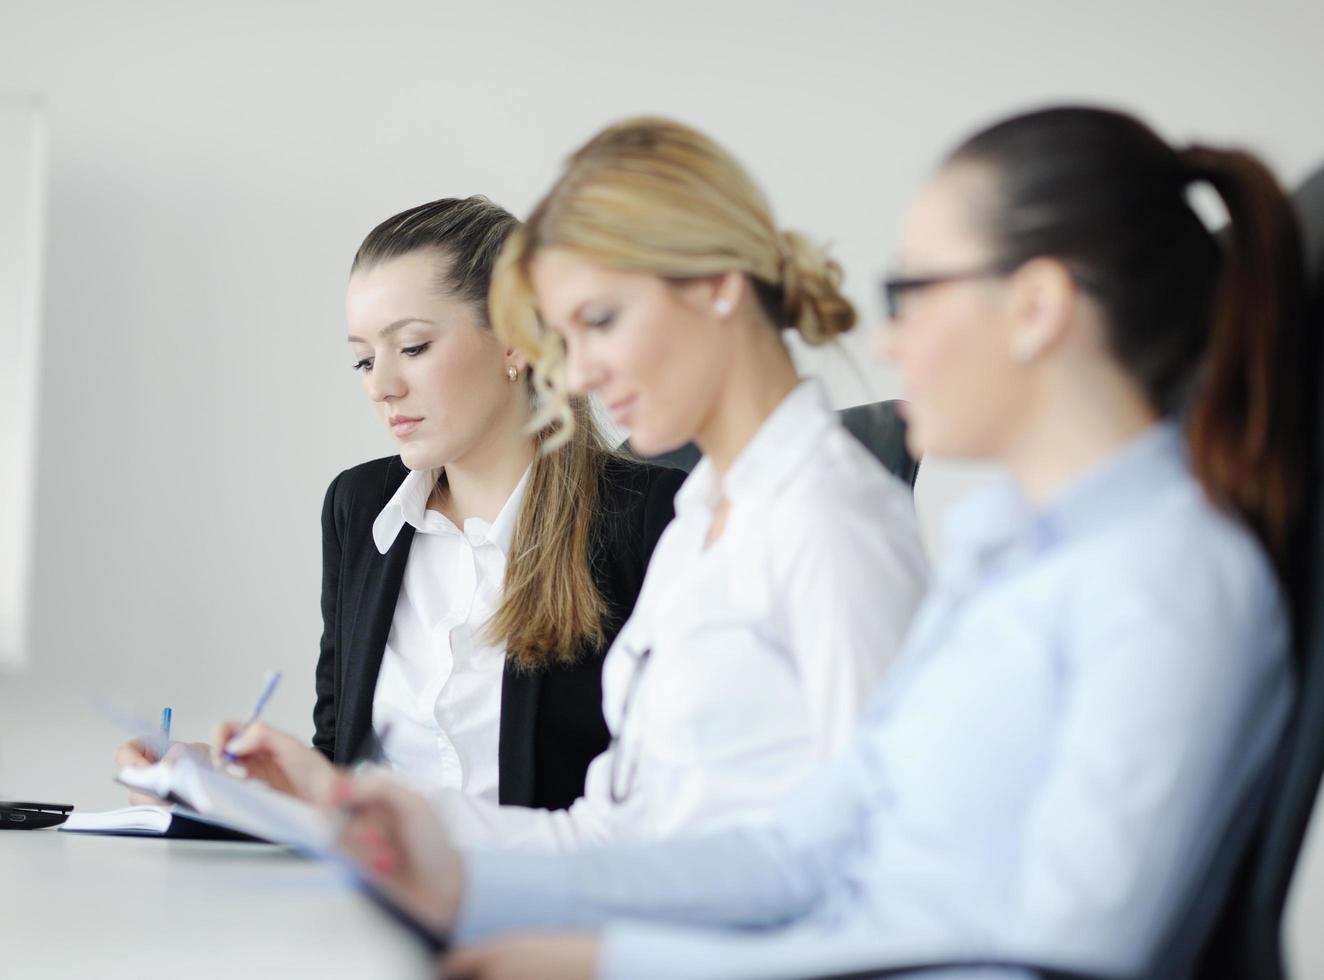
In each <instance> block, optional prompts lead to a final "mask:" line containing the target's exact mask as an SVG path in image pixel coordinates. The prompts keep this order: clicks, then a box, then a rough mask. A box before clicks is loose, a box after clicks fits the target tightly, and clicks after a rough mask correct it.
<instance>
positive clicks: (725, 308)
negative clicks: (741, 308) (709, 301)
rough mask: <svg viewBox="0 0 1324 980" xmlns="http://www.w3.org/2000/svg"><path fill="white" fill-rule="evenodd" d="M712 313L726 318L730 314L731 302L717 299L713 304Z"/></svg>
mask: <svg viewBox="0 0 1324 980" xmlns="http://www.w3.org/2000/svg"><path fill="white" fill-rule="evenodd" d="M713 312H714V313H716V314H717V315H718V316H727V315H728V314H729V313H730V312H731V301H730V300H729V299H719V300H718V301H717V302H716V303H714V304H713Z"/></svg>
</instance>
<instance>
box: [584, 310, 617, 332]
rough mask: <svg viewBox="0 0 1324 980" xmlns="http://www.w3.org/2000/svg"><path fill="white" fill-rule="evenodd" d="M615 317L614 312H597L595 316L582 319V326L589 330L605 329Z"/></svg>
mask: <svg viewBox="0 0 1324 980" xmlns="http://www.w3.org/2000/svg"><path fill="white" fill-rule="evenodd" d="M615 319H616V314H615V313H599V314H598V315H597V316H596V317H591V318H589V319H586V320H585V321H584V326H586V327H588V328H589V329H590V330H606V329H607V328H608V327H610V326H611V325H612V321H614V320H615Z"/></svg>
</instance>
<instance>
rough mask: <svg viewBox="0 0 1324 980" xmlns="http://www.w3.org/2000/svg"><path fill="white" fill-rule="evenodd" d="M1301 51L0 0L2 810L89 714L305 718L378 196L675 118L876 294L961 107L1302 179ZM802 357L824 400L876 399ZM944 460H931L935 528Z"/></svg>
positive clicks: (778, 11) (1120, 34) (63, 768)
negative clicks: (18, 453)
mask: <svg viewBox="0 0 1324 980" xmlns="http://www.w3.org/2000/svg"><path fill="white" fill-rule="evenodd" d="M1321 37H1324V6H1322V5H1320V4H1318V3H1305V2H1303V3H1298V4H1288V3H1281V4H1272V3H1256V4H1251V3H1249V2H1247V3H1241V4H1230V3H1224V2H1209V0H1199V2H1197V0H1180V2H1168V3H1162V4H1160V3H1154V2H1153V0H1116V2H1112V3H1107V4H1084V3H1075V2H1062V0H1023V2H1019V3H1016V4H991V3H982V2H974V0H971V2H953V0H927V2H925V3H923V4H904V5H903V4H901V3H889V2H855V3H816V4H811V3H807V2H805V3H791V2H783V0H761V2H743V0H742V2H731V3H720V2H719V3H714V2H712V0H707V2H703V3H698V2H692V0H685V2H671V3H666V4H659V3H655V4H632V3H620V2H610V0H601V2H590V3H584V2H578V3H576V2H568V3H560V4H548V3H538V2H527V3H522V4H518V5H514V4H500V3H491V4H485V5H479V4H472V3H448V2H442V0H417V2H413V3H407V2H402V0H378V2H376V3H373V4H368V3H363V2H360V3H354V4H349V3H343V2H317V3H312V2H309V3H290V2H272V0H266V2H257V0H232V2H229V3H226V4H209V5H203V4H199V3H181V2H178V0H170V2H166V0H155V2H151V0H149V2H135V3H119V4H104V3H95V2H91V0H44V2H43V3H41V4H30V3H20V2H18V0H0V89H4V88H11V89H18V90H27V91H34V92H39V93H42V94H43V95H44V96H45V97H46V99H47V101H48V104H49V115H50V133H51V135H50V140H51V147H50V168H51V170H50V215H49V255H48V269H49V271H48V287H47V293H46V298H45V306H46V311H47V317H46V322H47V335H46V338H45V360H44V365H43V368H42V377H41V386H42V392H41V429H40V433H41V445H40V460H39V470H38V473H39V484H38V487H39V502H38V514H37V527H36V544H37V558H36V571H35V579H34V590H35V596H36V606H35V613H34V620H33V648H34V652H35V662H34V664H33V666H32V668H31V669H30V670H29V672H28V673H27V674H25V675H20V676H0V795H3V793H4V792H16V793H21V794H23V795H31V796H37V797H41V796H49V797H53V798H54V797H69V798H71V799H72V800H73V801H74V802H78V803H82V804H84V805H100V804H109V803H112V802H114V800H115V799H116V798H117V794H116V793H115V791H114V789H113V788H112V787H110V786H109V783H108V777H109V770H110V767H109V760H108V753H109V748H110V745H111V744H112V742H113V741H114V739H115V733H114V732H113V730H112V729H111V728H110V727H109V726H108V725H106V724H105V723H104V722H101V721H99V720H98V719H97V717H96V715H95V714H94V713H93V712H92V711H91V709H90V708H89V704H90V702H91V700H92V699H93V698H94V697H111V698H119V699H126V700H136V701H137V703H138V705H139V706H140V707H141V708H143V709H144V710H151V709H155V708H156V707H157V706H159V705H160V704H163V703H166V702H169V703H171V704H172V705H173V706H174V708H175V717H176V726H177V731H178V732H179V734H180V735H182V736H185V737H187V736H201V735H202V734H203V732H204V728H205V725H206V723H208V722H210V721H211V720H212V719H215V718H217V717H218V716H221V715H234V714H236V713H242V712H244V711H246V710H247V708H248V707H249V705H250V702H251V699H252V697H253V695H254V692H255V688H256V686H257V684H258V682H259V679H260V677H261V675H262V673H263V671H264V670H266V669H268V668H270V667H283V668H285V670H286V672H287V675H288V676H287V679H286V682H285V683H286V686H285V688H284V689H283V690H282V691H281V692H280V693H279V694H278V696H277V698H276V699H275V701H274V702H273V704H272V706H271V711H270V714H271V718H272V720H274V721H276V722H277V723H280V724H283V725H285V726H287V727H290V728H292V729H295V730H297V731H299V732H302V733H308V732H310V731H311V723H310V720H309V711H310V709H311V705H312V685H311V676H312V668H313V664H314V660H315V651H316V640H317V635H318V631H319V620H318V612H317V589H318V576H319V572H320V566H319V553H318V552H319V546H320V545H319V530H318V509H319V505H320V502H321V495H322V491H323V489H324V488H325V486H326V484H327V482H328V481H329V480H330V479H331V477H332V476H334V475H335V473H336V472H338V471H339V470H340V469H341V468H343V467H345V466H348V465H351V464H353V463H356V462H358V461H360V460H363V459H366V458H368V457H371V456H375V455H383V454H385V453H387V452H389V451H390V443H389V441H388V439H387V437H386V436H385V434H384V433H382V432H380V431H379V426H378V425H377V424H375V423H374V421H373V418H372V416H371V414H370V413H369V412H368V410H367V409H366V408H365V406H364V405H363V404H362V403H361V401H362V399H361V396H360V394H359V391H358V389H357V385H356V382H355V379H354V378H353V377H352V376H351V374H350V372H349V370H348V368H347V365H348V357H347V355H346V352H345V350H344V345H343V343H342V340H341V337H342V335H343V323H342V310H341V301H342V289H343V286H344V280H345V274H346V270H347V266H348V264H349V260H350V257H351V255H352V253H353V251H354V248H355V247H356V245H357V243H358V241H359V239H360V238H361V236H362V235H363V234H364V233H365V232H366V231H367V230H368V229H369V228H370V227H371V226H372V225H373V224H374V223H375V222H376V221H378V220H380V219H381V218H383V217H385V216H386V215H388V214H390V213H392V212H394V211H396V210H399V209H401V208H403V207H406V206H409V205H412V204H416V203H419V202H421V201H424V200H427V199H431V198H434V197H438V196H442V195H457V194H468V193H472V192H483V193H486V194H488V195H490V196H492V197H493V198H495V199H496V200H498V201H500V202H502V203H504V204H506V205H507V206H508V207H510V208H512V209H513V210H515V211H517V212H521V213H522V212H523V211H525V210H526V209H527V208H528V207H529V206H530V205H531V203H532V202H533V201H534V200H535V199H536V197H537V196H538V194H539V193H540V191H541V190H542V189H543V188H544V187H545V185H546V184H547V183H548V182H549V180H550V179H551V178H552V176H553V175H554V173H555V172H556V170H557V167H558V164H559V161H560V159H561V158H562V157H563V156H564V154H565V153H567V152H568V151H569V150H571V149H572V148H573V147H574V146H575V145H576V144H577V143H579V142H580V141H581V140H583V139H584V138H585V137H587V136H588V135H589V134H590V133H592V132H593V131H594V130H595V129H596V128H597V127H598V126H600V125H601V124H603V123H604V122H606V121H608V120H610V119H612V118H614V117H617V116H620V115H623V114H627V113H638V112H644V111H648V112H663V113H667V114H671V115H675V116H678V117H680V118H682V119H685V120H687V121H690V122H693V123H696V124H698V125H700V126H702V127H704V128H705V129H707V130H708V131H710V132H711V133H713V134H714V135H716V136H717V137H719V138H720V139H722V140H723V141H724V142H725V143H727V144H728V145H729V146H730V147H732V148H733V149H734V150H735V151H736V152H737V154H738V155H739V156H740V157H741V158H742V159H743V160H744V161H746V163H747V164H748V165H749V167H750V168H751V169H752V170H753V172H754V173H755V174H756V175H757V177H758V178H759V179H760V180H761V182H762V183H763V184H764V186H765V187H766V188H767V190H768V192H769V193H770V195H771V197H772V199H773V201H774V202H775V203H776V204H777V206H778V209H779V212H780V216H781V218H782V220H783V222H784V223H785V224H787V225H790V226H793V227H796V228H800V229H802V230H804V231H807V232H809V233H811V234H813V235H816V236H819V237H822V238H828V239H831V240H832V241H833V242H834V243H835V248H836V253H837V254H838V255H839V256H840V257H841V259H842V260H843V261H844V263H845V265H846V267H847V270H848V286H849V289H850V292H851V294H852V295H853V296H854V297H855V298H857V299H858V300H859V301H860V302H861V304H862V306H863V307H864V309H865V310H866V311H868V312H869V313H870V314H871V315H873V314H876V312H877V305H876V302H875V290H874V288H873V283H874V281H875V279H876V276H877V274H878V273H879V272H880V271H881V270H882V269H883V268H884V267H885V266H886V264H887V261H888V258H889V254H890V247H891V243H892V241H893V239H894V237H895V234H896V231H897V226H898V222H899V219H900V217H901V215H902V211H903V208H904V206H905V202H906V200H907V196H908V195H909V194H910V193H911V191H912V190H913V189H914V188H915V186H916V184H917V182H918V181H919V180H920V179H921V178H922V176H923V175H924V174H925V172H926V170H927V169H928V168H929V166H930V165H931V164H932V163H933V162H934V160H935V159H936V158H937V157H938V156H939V155H940V154H941V153H942V152H943V150H944V149H945V148H946V147H948V146H949V145H950V144H951V143H952V142H953V141H954V140H956V139H957V138H958V137H959V136H960V135H961V134H962V133H963V132H964V131H966V130H968V129H969V127H971V126H972V125H974V124H976V123H979V122H982V121H985V120H988V119H989V118H990V117H992V116H993V115H995V114H1001V113H1005V112H1007V111H1009V110H1012V109H1017V108H1023V107H1026V106H1029V105H1033V104H1038V103H1043V102H1046V101H1049V100H1061V99H1091V100H1103V101H1107V102H1109V103H1113V104H1119V105H1122V106H1126V107H1130V108H1133V109H1135V110H1138V111H1140V112H1141V113H1143V114H1144V115H1145V116H1146V117H1148V118H1149V119H1150V120H1152V121H1153V122H1154V123H1155V124H1156V125H1157V126H1158V127H1159V128H1160V129H1161V130H1162V131H1163V132H1164V133H1166V134H1167V135H1169V136H1171V137H1172V138H1174V139H1179V140H1182V139H1188V138H1192V137H1199V138H1202V139H1205V140H1210V141H1227V140H1235V141H1238V142H1245V143H1249V144H1251V145H1253V146H1255V147H1256V148H1258V149H1259V150H1261V151H1262V152H1264V153H1266V154H1267V155H1268V156H1269V158H1270V159H1271V160H1272V161H1274V162H1275V163H1276V164H1277V165H1278V166H1279V168H1280V170H1281V173H1282V174H1283V175H1284V177H1285V178H1287V179H1289V180H1294V179H1296V178H1298V177H1300V176H1301V175H1302V174H1303V173H1304V172H1305V171H1306V170H1307V168H1309V167H1310V166H1311V165H1312V164H1315V163H1317V162H1319V161H1322V160H1324V129H1321V128H1320V127H1319V126H1318V119H1319V94H1320V92H1321V91H1324V58H1321V57H1320V52H1319V41H1320V38H1321ZM862 340H863V338H861V339H860V340H858V341H856V343H855V344H854V348H855V349H856V351H857V353H858V352H860V351H862V350H863V349H864V348H863V346H862ZM809 362H810V364H809V366H811V367H815V368H817V369H819V370H821V371H822V372H823V373H824V374H825V376H826V377H828V379H829V382H830V385H831V388H832V391H833V395H834V398H835V399H836V400H837V402H838V403H839V404H850V403H855V402H860V401H865V400H870V399H873V398H878V397H885V396H887V395H889V394H892V393H894V391H895V388H894V383H893V379H892V378H891V377H890V376H889V374H888V373H887V372H886V371H885V370H883V369H882V368H880V367H877V366H875V365H874V364H872V363H871V362H867V361H862V363H863V365H864V366H863V372H864V374H865V376H866V378H867V385H860V384H859V383H858V382H857V381H855V380H854V379H853V374H852V372H849V371H847V370H845V369H844V368H843V367H842V365H841V364H840V363H834V362H833V361H832V360H831V358H830V357H829V358H828V359H827V360H826V361H823V360H821V359H813V358H811V359H809ZM965 479H966V477H965V476H964V474H961V473H957V472H954V471H953V470H952V469H950V468H945V467H942V466H940V465H936V464H935V465H931V466H929V467H927V468H926V470H925V473H924V476H923V478H922V483H921V488H920V505H921V509H922V511H923V512H924V515H925V517H926V521H927V522H928V524H929V525H930V527H932V526H933V525H934V524H935V522H936V520H937V514H938V512H939V511H940V510H941V509H942V507H943V505H944V504H945V503H946V501H947V500H948V499H949V498H950V497H951V496H952V494H953V493H955V492H956V491H957V489H959V487H960V486H961V485H963V483H964V481H965ZM1316 908H1318V905H1317V906H1316ZM1298 945H1300V944H1298ZM1301 948H1302V949H1305V947H1304V946H1302V947H1301ZM1307 952H1309V951H1308V950H1307ZM1298 955H1306V954H1305V953H1299V954H1298ZM1315 962H1316V963H1317V964H1324V960H1317V961H1315Z"/></svg>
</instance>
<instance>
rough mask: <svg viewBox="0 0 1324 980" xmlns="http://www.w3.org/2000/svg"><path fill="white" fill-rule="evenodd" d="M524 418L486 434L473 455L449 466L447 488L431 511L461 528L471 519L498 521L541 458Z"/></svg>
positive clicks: (430, 503)
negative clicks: (523, 478) (522, 479)
mask: <svg viewBox="0 0 1324 980" xmlns="http://www.w3.org/2000/svg"><path fill="white" fill-rule="evenodd" d="M524 426H525V422H524V419H523V418H522V417H520V418H517V419H515V420H514V424H505V425H502V426H499V427H496V430H495V431H489V432H486V433H484V435H483V437H482V438H481V439H480V440H479V441H478V444H477V445H475V446H474V447H473V448H472V449H471V450H470V451H469V452H467V453H465V454H464V455H463V456H461V457H460V458H458V459H454V460H451V461H450V462H448V463H447V464H446V484H445V486H444V487H443V488H438V489H437V490H434V491H433V494H432V497H431V499H430V500H429V501H428V507H429V508H431V509H433V510H437V511H440V512H441V513H443V514H445V515H446V517H447V518H449V519H450V520H451V521H452V523H454V524H456V525H457V526H459V527H463V526H464V522H465V521H466V520H468V519H469V518H471V517H477V518H481V519H482V520H485V521H489V522H490V521H494V520H496V517H497V515H498V514H500V513H501V508H502V507H504V506H505V505H506V501H507V500H509V499H510V495H511V494H512V493H513V492H514V490H515V487H516V486H517V485H518V484H519V481H520V478H521V477H523V476H524V471H525V470H527V469H528V468H529V465H530V464H531V463H532V462H533V458H534V456H535V455H536V454H537V446H536V444H535V442H534V440H533V437H532V436H530V435H528V433H526V432H525V431H524Z"/></svg>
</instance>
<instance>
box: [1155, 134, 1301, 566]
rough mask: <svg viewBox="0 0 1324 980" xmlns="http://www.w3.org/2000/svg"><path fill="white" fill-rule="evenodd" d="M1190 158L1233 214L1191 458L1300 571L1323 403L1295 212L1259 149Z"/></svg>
mask: <svg viewBox="0 0 1324 980" xmlns="http://www.w3.org/2000/svg"><path fill="white" fill-rule="evenodd" d="M1180 156H1181V160H1182V163H1183V165H1185V166H1186V167H1187V168H1188V170H1189V172H1190V174H1191V176H1192V177H1193V178H1194V179H1197V180H1205V181H1207V182H1208V183H1209V184H1210V185H1212V186H1213V188H1214V190H1216V191H1217V192H1218V195H1219V197H1220V198H1222V200H1223V204H1224V206H1225V207H1226V208H1227V212H1228V219H1229V220H1228V226H1227V229H1226V230H1225V232H1224V234H1223V236H1222V238H1223V242H1222V244H1223V261H1222V269H1221V272H1220V274H1219V277H1218V287H1217V292H1216V293H1215V297H1214V304H1213V315H1212V318H1211V323H1210V334H1209V344H1208V352H1207V354H1206V356H1205V358H1204V377H1203V378H1202V379H1201V381H1200V384H1199V387H1198V388H1197V389H1196V392H1195V395H1194V398H1193V399H1192V402H1191V405H1190V407H1189V410H1188V412H1187V417H1186V423H1187V432H1188V435H1189V438H1190V443H1191V458H1192V462H1193V465H1194V467H1195V471H1196V473H1197V474H1198V475H1199V477H1200V480H1201V482H1202V483H1203V484H1204V485H1205V487H1206V488H1207V489H1208V490H1209V492H1210V494H1211V495H1212V496H1214V497H1215V499H1219V500H1223V501H1226V502H1227V503H1229V504H1231V505H1232V506H1233V507H1235V508H1236V509H1237V510H1238V511H1239V512H1240V513H1241V514H1242V515H1243V516H1244V517H1245V518H1246V520H1247V521H1248V522H1249V523H1250V524H1251V526H1252V527H1254V528H1255V530H1256V531H1257V532H1258V533H1259V535H1260V537H1261V538H1263V540H1264V542H1265V544H1266V546H1267V547H1268V549H1269V551H1270V553H1271V554H1272V555H1273V557H1274V559H1275V562H1276V563H1277V564H1278V566H1279V568H1280V569H1281V570H1282V571H1283V572H1284V573H1285V574H1286V575H1287V576H1289V578H1293V577H1294V575H1293V573H1294V572H1296V571H1297V568H1296V567H1295V566H1296V564H1297V558H1296V556H1295V555H1294V554H1293V550H1294V549H1295V548H1296V547H1297V545H1298V543H1299V539H1300V538H1301V537H1302V536H1301V535H1300V534H1298V533H1297V531H1298V528H1299V527H1300V524H1301V521H1302V519H1303V516H1304V512H1305V508H1306V504H1307V501H1306V492H1307V487H1306V480H1305V472H1306V470H1305V467H1306V466H1307V461H1308V460H1309V459H1310V458H1311V454H1312V453H1313V451H1314V446H1313V445H1312V444H1311V442H1310V441H1308V440H1309V438H1310V435H1311V426H1309V425H1308V424H1307V419H1308V418H1309V415H1310V413H1311V412H1313V411H1314V408H1315V406H1314V404H1313V401H1312V397H1313V392H1314V384H1313V383H1312V381H1311V376H1310V375H1311V372H1312V368H1313V367H1314V361H1313V359H1311V358H1309V357H1308V356H1307V353H1308V351H1307V347H1308V344H1307V343H1306V333H1305V329H1304V326H1305V324H1304V316H1305V309H1304V296H1305V286H1304V281H1303V259H1302V255H1301V242H1300V233H1299V231H1298V227H1297V223H1296V216H1295V214H1294V213H1293V211H1292V207H1291V204H1290V203H1289V201H1288V200H1287V198H1286V197H1285V196H1284V194H1283V192H1282V190H1281V189H1280V188H1279V186H1278V182H1277V181H1276V180H1275V179H1274V177H1273V175H1272V174H1271V173H1270V172H1269V171H1268V169H1267V168H1266V167H1265V166H1264V164H1262V163H1261V162H1260V161H1259V160H1257V159H1255V158H1254V157H1252V156H1250V155H1249V154H1247V153H1242V152H1239V151H1235V150H1216V149H1210V148H1207V147H1199V146H1197V147H1191V148H1190V149H1188V150H1185V151H1183V152H1182V153H1181V155H1180Z"/></svg>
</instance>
